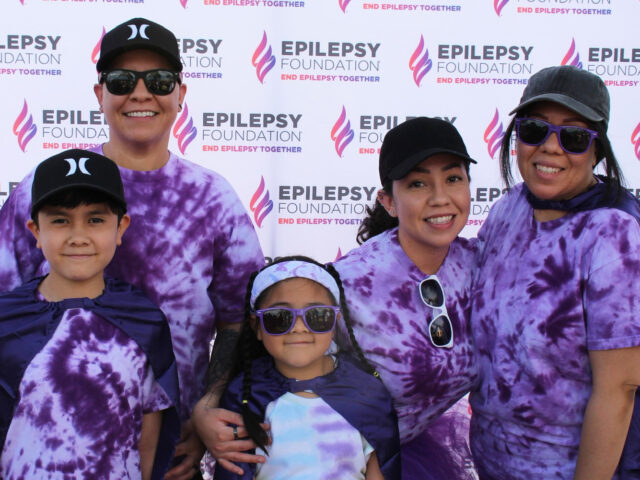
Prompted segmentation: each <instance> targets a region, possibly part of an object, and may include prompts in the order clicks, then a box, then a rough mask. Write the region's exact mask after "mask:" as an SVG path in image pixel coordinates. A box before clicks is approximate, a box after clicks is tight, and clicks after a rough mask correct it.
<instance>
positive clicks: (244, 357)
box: [230, 255, 380, 452]
mask: <svg viewBox="0 0 640 480" xmlns="http://www.w3.org/2000/svg"><path fill="white" fill-rule="evenodd" d="M295 260H297V261H301V262H308V263H313V264H314V265H318V266H319V267H321V268H324V269H325V270H326V271H327V272H329V274H330V275H331V276H332V277H333V278H334V279H335V281H336V283H337V285H338V289H339V290H340V298H339V299H336V303H338V305H339V306H340V309H341V310H342V318H344V322H345V325H346V327H347V331H348V332H349V338H350V339H351V343H352V344H353V346H354V348H355V350H356V353H357V356H358V358H359V360H360V362H361V363H362V365H363V367H364V368H365V369H366V370H367V371H368V372H369V373H371V374H372V375H374V376H375V377H376V378H378V379H379V378H380V375H379V374H378V372H376V370H375V369H374V368H373V367H372V366H371V364H370V363H369V362H368V361H367V360H366V358H365V357H364V353H363V352H362V349H361V348H360V345H359V344H358V342H357V340H356V337H355V335H354V333H353V328H352V324H351V316H350V314H349V308H348V306H347V303H346V301H345V296H344V288H343V287H342V281H341V280H340V275H339V274H338V272H337V271H336V269H335V268H333V265H323V264H321V263H319V262H316V261H315V260H313V259H311V258H309V257H305V256H301V255H295V256H289V257H282V258H279V259H278V260H276V261H274V262H273V263H272V264H270V265H273V264H274V263H281V262H288V261H295ZM270 265H267V266H265V267H263V268H261V269H260V270H258V271H256V272H253V273H252V274H251V277H250V279H249V283H248V285H247V292H246V296H245V308H244V321H243V323H242V329H241V331H240V339H239V340H238V344H237V345H236V349H235V351H234V354H233V366H232V367H231V372H230V373H231V375H230V378H234V377H236V376H237V375H238V374H240V373H244V378H243V383H242V412H241V413H242V420H243V421H244V426H245V428H246V429H247V433H248V434H249V436H250V437H251V439H252V440H253V441H254V442H255V443H256V445H258V446H259V447H260V448H262V449H263V450H264V451H265V452H267V448H266V444H267V442H268V437H267V433H266V432H265V431H264V430H263V429H262V428H261V427H260V422H261V421H262V419H260V418H258V416H257V415H256V414H255V413H254V412H253V411H252V410H251V409H250V407H249V397H250V396H251V366H252V363H253V360H255V359H257V358H259V357H263V356H267V355H269V353H268V352H267V350H266V349H265V348H264V345H263V343H262V342H261V341H259V340H258V337H257V336H256V333H255V331H254V329H253V328H252V326H251V315H252V313H253V312H252V308H251V302H250V298H251V289H252V288H253V282H254V280H255V278H256V276H257V275H258V273H260V272H261V271H262V270H264V269H265V268H268V267H269V266H270ZM270 288H271V287H269V288H267V289H266V290H265V291H264V292H262V293H261V294H260V296H259V297H258V299H257V300H256V305H258V304H260V302H261V301H262V300H263V298H264V296H265V295H266V293H267V292H268V291H269V290H270Z"/></svg>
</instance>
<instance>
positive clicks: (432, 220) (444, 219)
mask: <svg viewBox="0 0 640 480" xmlns="http://www.w3.org/2000/svg"><path fill="white" fill-rule="evenodd" d="M452 219H453V215H445V216H442V217H433V218H427V222H429V223H438V224H440V223H448V222H450V221H451V220H452Z"/></svg>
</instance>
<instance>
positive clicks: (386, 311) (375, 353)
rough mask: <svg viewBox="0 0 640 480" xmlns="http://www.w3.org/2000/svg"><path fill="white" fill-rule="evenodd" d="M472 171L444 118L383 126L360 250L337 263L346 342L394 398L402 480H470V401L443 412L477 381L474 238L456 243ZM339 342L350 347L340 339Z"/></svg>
mask: <svg viewBox="0 0 640 480" xmlns="http://www.w3.org/2000/svg"><path fill="white" fill-rule="evenodd" d="M470 163H475V161H474V160H472V159H471V158H470V157H469V155H468V153H467V149H466V147H465V145H464V142H463V140H462V138H461V136H460V134H459V133H458V131H457V130H456V128H455V127H454V126H453V125H452V124H450V123H448V122H445V121H443V120H439V119H435V118H426V117H421V118H414V119H411V120H408V121H406V122H404V123H402V124H400V125H398V126H397V127H395V128H393V129H391V130H390V131H389V132H388V133H387V135H386V136H385V138H384V141H383V143H382V148H381V152H380V159H379V171H380V181H381V184H382V189H381V190H380V191H379V192H378V201H377V203H376V205H375V206H374V208H372V209H370V210H369V216H368V217H367V218H366V219H365V220H364V223H363V224H362V226H361V228H360V231H359V235H358V241H359V242H360V243H361V246H360V247H358V248H356V249H354V250H352V251H351V252H349V253H348V254H347V255H346V256H344V257H342V258H341V259H339V260H338V261H337V262H335V264H334V265H335V268H336V269H337V270H338V271H339V272H340V276H341V277H342V279H343V283H344V288H345V291H346V297H347V299H348V302H349V308H350V311H351V314H352V319H353V330H354V333H355V337H356V338H357V339H358V342H359V343H360V345H361V346H362V350H363V351H364V354H365V356H366V357H367V359H368V360H369V362H371V363H372V364H373V365H374V366H375V368H376V369H377V370H378V371H379V372H380V376H381V378H382V381H383V382H384V384H385V385H386V387H387V388H388V389H389V391H390V392H391V395H392V396H393V400H394V405H395V408H396V411H397V412H398V425H399V430H400V440H401V442H402V445H401V456H402V477H403V479H406V480H414V479H421V480H424V479H433V480H441V479H455V480H460V479H471V478H474V475H473V467H472V465H471V463H472V461H471V452H470V450H469V447H468V440H467V439H468V431H469V414H468V405H466V406H465V405H464V403H465V402H462V403H461V405H458V406H456V407H455V408H453V409H451V408H450V407H451V406H452V405H454V404H456V402H457V401H458V400H459V399H461V398H462V397H464V395H465V394H466V393H468V392H469V390H470V389H471V387H472V385H473V383H474V381H475V379H476V367H475V361H474V350H473V345H472V342H471V332H470V327H469V315H470V307H471V305H470V293H471V278H472V277H471V267H472V266H473V264H474V258H475V242H474V241H472V240H467V239H465V238H459V237H458V234H459V233H460V231H461V230H462V228H463V227H464V225H465V224H466V222H467V218H468V216H469V209H470V199H471V196H470V191H469V165H470ZM341 333H344V332H341ZM338 340H339V343H340V344H341V345H348V344H349V340H348V339H347V338H346V335H340V336H339V337H338ZM460 406H462V411H460V410H461V408H459V407H460ZM445 412H446V413H445Z"/></svg>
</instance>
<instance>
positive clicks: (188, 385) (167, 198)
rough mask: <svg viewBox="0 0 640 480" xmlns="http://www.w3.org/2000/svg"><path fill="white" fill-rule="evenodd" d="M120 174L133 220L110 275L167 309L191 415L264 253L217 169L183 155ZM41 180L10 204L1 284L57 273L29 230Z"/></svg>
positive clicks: (26, 185) (25, 185) (3, 224)
mask: <svg viewBox="0 0 640 480" xmlns="http://www.w3.org/2000/svg"><path fill="white" fill-rule="evenodd" d="M95 151H96V152H98V153H101V154H102V153H103V152H102V148H101V147H98V148H96V149H95ZM120 173H121V175H122V181H123V183H124V189H125V196H126V199H127V204H128V213H129V215H130V216H131V220H132V221H131V226H130V227H129V229H128V230H127V232H126V234H125V236H124V238H123V243H122V245H121V246H120V247H118V249H117V250H116V255H115V257H114V259H113V261H112V262H111V264H110V265H109V267H108V268H107V274H108V275H110V276H113V277H116V278H119V279H121V280H125V281H127V282H129V283H132V284H134V285H136V286H137V287H139V288H141V289H142V290H143V291H144V292H145V293H146V294H147V296H149V298H150V299H151V300H152V301H153V302H154V303H156V304H157V305H158V306H159V307H160V308H161V309H162V311H163V312H164V314H165V315H166V317H167V319H168V321H169V325H170V326H171V337H172V340H173V347H174V350H175V355H176V361H177V364H178V376H179V380H180V396H181V407H182V408H181V412H180V413H181V418H182V419H183V420H184V419H186V418H188V417H189V415H190V413H191V409H192V408H193V405H194V404H195V402H196V401H197V400H198V399H199V398H200V397H201V396H202V394H203V393H204V388H205V373H206V369H207V363H208V353H209V351H208V348H209V340H210V339H211V338H212V337H213V335H214V332H215V326H216V323H217V322H225V323H229V322H239V321H241V320H242V316H243V310H244V291H245V288H246V284H247V281H248V278H249V275H250V274H251V272H253V271H254V270H257V269H258V268H260V267H261V266H263V265H264V257H263V255H262V251H261V249H260V244H259V243H258V238H257V236H256V234H255V230H254V228H253V225H252V223H251V220H250V218H249V216H248V215H247V214H246V211H245V209H244V207H243V205H242V203H241V202H240V200H239V198H238V196H237V195H236V193H235V192H234V190H233V188H232V187H231V186H230V185H229V183H228V182H227V181H226V180H225V179H224V178H222V177H221V176H220V175H218V174H217V173H215V172H212V171H210V170H207V169H205V168H204V167H201V166H198V165H196V164H194V163H191V162H189V161H187V160H184V159H181V158H179V157H177V156H176V155H174V154H173V153H172V154H171V156H170V158H169V161H168V163H167V164H166V165H165V166H164V167H162V168H160V169H158V170H152V171H134V170H128V169H124V168H120ZM31 182H32V173H31V174H29V175H28V176H27V177H26V178H25V179H24V180H23V181H22V182H21V183H20V185H19V186H18V187H17V188H16V189H15V190H14V191H13V193H12V194H11V195H10V196H9V198H8V199H7V201H6V202H5V204H4V206H3V207H2V210H0V231H2V232H3V235H2V236H1V237H0V290H8V289H11V288H14V287H16V286H18V285H20V284H22V283H23V282H24V281H26V280H28V279H30V278H32V277H33V276H35V275H36V274H42V273H44V272H46V271H47V270H48V267H47V265H46V263H43V262H44V259H43V257H42V255H41V253H40V251H39V250H38V249H37V248H36V246H35V241H34V240H33V237H32V235H31V233H30V232H29V231H28V230H27V228H26V226H25V225H26V221H27V219H28V216H29V210H30V194H31V192H30V189H31ZM5 232H6V233H5Z"/></svg>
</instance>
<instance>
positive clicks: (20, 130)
mask: <svg viewBox="0 0 640 480" xmlns="http://www.w3.org/2000/svg"><path fill="white" fill-rule="evenodd" d="M27 115H29V118H28V119H27ZM25 119H27V120H26V121H25ZM23 121H24V123H22V122H23ZM20 125H22V126H20ZM37 131H38V128H37V127H36V125H35V124H34V123H33V117H32V116H31V114H30V113H29V107H28V106H27V101H26V100H25V101H24V105H23V106H22V111H21V112H20V114H19V115H18V118H16V121H15V122H14V124H13V134H14V135H15V136H17V137H18V145H19V146H20V149H21V150H22V151H23V152H24V151H25V148H27V144H28V143H29V142H30V141H31V139H32V138H33V136H34V135H35V134H36V132H37Z"/></svg>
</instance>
